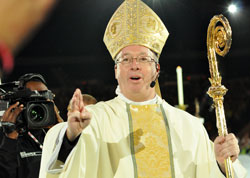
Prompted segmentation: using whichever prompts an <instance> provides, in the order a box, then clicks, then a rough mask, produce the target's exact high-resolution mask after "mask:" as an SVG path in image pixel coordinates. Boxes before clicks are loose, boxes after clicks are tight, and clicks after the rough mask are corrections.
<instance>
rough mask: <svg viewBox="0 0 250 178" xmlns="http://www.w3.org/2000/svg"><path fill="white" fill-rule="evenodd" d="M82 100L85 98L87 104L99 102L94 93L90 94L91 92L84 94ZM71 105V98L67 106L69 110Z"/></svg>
mask: <svg viewBox="0 0 250 178" xmlns="http://www.w3.org/2000/svg"><path fill="white" fill-rule="evenodd" d="M82 100H83V102H84V105H85V106H87V105H90V104H96V103H97V100H96V98H95V97H94V96H92V95H89V94H82ZM71 105H72V100H70V102H69V105H68V107H67V110H68V111H70V110H71Z"/></svg>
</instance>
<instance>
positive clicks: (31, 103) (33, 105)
mask: <svg viewBox="0 0 250 178" xmlns="http://www.w3.org/2000/svg"><path fill="white" fill-rule="evenodd" d="M20 82H21V81H14V82H10V83H4V84H2V85H0V115H1V116H2V115H3V113H4V111H6V110H7V109H8V108H9V106H10V105H12V104H14V103H16V102H17V101H19V103H20V104H23V105H24V110H23V111H22V112H21V113H20V114H19V115H18V118H17V121H16V129H17V130H21V131H25V130H26V129H40V128H46V127H48V126H51V125H54V124H56V123H57V119H56V115H55V111H54V103H53V102H52V100H53V98H54V94H53V93H52V92H51V91H50V90H46V91H36V90H34V91H31V90H30V89H28V88H25V87H20Z"/></svg>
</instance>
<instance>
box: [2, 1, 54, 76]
mask: <svg viewBox="0 0 250 178" xmlns="http://www.w3.org/2000/svg"><path fill="white" fill-rule="evenodd" d="M56 1H57V0H35V1H34V0H0V60H1V63H2V67H3V70H4V72H7V73H9V72H11V70H12V68H13V65H14V61H13V57H12V56H13V53H15V52H16V51H17V50H18V49H19V48H20V47H21V45H22V44H23V43H25V41H27V40H28V38H29V37H32V35H33V32H34V30H35V29H36V28H37V27H38V26H39V25H40V24H41V22H43V21H44V20H45V18H46V17H47V15H48V13H49V12H50V11H51V9H52V7H53V6H54V5H55V3H56ZM0 72H1V69H0ZM0 77H1V75H0Z"/></svg>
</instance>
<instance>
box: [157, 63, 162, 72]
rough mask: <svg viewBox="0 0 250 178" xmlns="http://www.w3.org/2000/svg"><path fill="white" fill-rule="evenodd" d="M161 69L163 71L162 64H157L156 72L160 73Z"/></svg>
mask: <svg viewBox="0 0 250 178" xmlns="http://www.w3.org/2000/svg"><path fill="white" fill-rule="evenodd" d="M160 69H161V67H160V64H156V72H158V73H160Z"/></svg>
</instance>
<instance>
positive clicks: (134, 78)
mask: <svg viewBox="0 0 250 178" xmlns="http://www.w3.org/2000/svg"><path fill="white" fill-rule="evenodd" d="M140 78H141V77H130V79H131V80H140Z"/></svg>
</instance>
